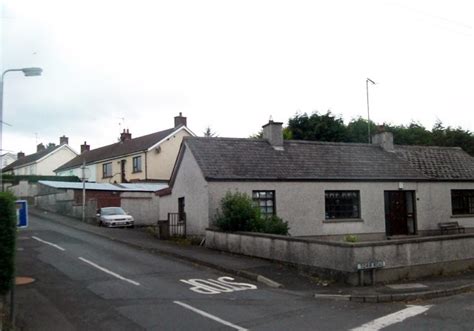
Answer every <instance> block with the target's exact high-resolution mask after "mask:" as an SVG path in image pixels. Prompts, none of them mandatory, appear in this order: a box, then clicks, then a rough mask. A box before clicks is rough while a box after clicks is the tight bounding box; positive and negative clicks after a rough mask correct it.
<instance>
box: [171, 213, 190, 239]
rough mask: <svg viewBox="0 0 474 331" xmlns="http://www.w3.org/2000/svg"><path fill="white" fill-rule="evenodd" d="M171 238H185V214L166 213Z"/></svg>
mask: <svg viewBox="0 0 474 331" xmlns="http://www.w3.org/2000/svg"><path fill="white" fill-rule="evenodd" d="M168 224H169V232H170V236H171V237H183V238H184V237H186V213H168Z"/></svg>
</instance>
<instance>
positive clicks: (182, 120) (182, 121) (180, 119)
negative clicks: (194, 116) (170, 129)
mask: <svg viewBox="0 0 474 331" xmlns="http://www.w3.org/2000/svg"><path fill="white" fill-rule="evenodd" d="M186 125H187V119H186V117H185V116H183V114H182V113H181V112H180V113H179V115H178V116H175V118H174V127H175V128H177V127H179V126H186Z"/></svg>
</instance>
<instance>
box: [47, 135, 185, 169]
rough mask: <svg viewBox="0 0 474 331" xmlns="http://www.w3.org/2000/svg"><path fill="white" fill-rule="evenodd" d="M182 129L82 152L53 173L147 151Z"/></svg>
mask: <svg viewBox="0 0 474 331" xmlns="http://www.w3.org/2000/svg"><path fill="white" fill-rule="evenodd" d="M182 128H185V129H186V127H185V126H180V127H177V128H171V129H167V130H163V131H158V132H155V133H151V134H147V135H145V136H141V137H137V138H133V139H130V140H125V141H123V142H117V143H115V144H111V145H107V146H103V147H99V148H96V149H93V150H90V151H87V152H84V153H82V154H80V155H78V156H77V157H75V158H74V159H72V160H71V161H69V162H67V163H65V164H63V165H61V166H60V167H59V168H57V169H55V170H54V171H55V172H57V171H62V170H67V169H71V168H76V167H79V166H81V165H82V163H83V162H84V160H85V161H86V164H91V163H95V162H97V161H102V160H107V159H112V158H115V157H118V156H122V155H129V154H133V153H136V152H141V151H145V150H148V149H149V148H150V147H152V146H154V145H156V144H157V143H158V142H160V141H161V140H163V139H165V138H166V137H168V136H169V135H171V134H173V133H174V132H176V131H179V130H181V129H182ZM189 132H190V131H189Z"/></svg>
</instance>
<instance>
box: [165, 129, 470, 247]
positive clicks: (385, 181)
mask: <svg viewBox="0 0 474 331" xmlns="http://www.w3.org/2000/svg"><path fill="white" fill-rule="evenodd" d="M263 129H264V139H237V138H198V137H186V138H185V139H184V140H183V143H182V145H181V148H180V152H179V155H178V159H177V162H176V164H175V167H174V170H173V173H172V176H171V180H170V184H169V185H170V187H169V188H168V189H165V190H162V191H159V192H158V194H159V195H160V196H161V197H160V218H161V219H165V218H166V215H167V213H168V212H177V211H178V209H180V212H185V213H186V220H187V231H188V233H189V234H194V235H203V234H204V231H205V229H206V228H207V227H209V226H212V222H213V220H214V219H215V215H216V211H217V210H218V209H219V203H220V200H221V199H222V197H223V196H224V195H225V194H226V192H228V191H240V192H245V193H248V194H249V195H250V196H251V197H252V198H253V199H254V200H255V202H256V203H257V204H258V205H259V206H260V208H261V211H262V213H263V214H269V215H271V214H276V215H278V216H280V217H281V218H283V219H284V220H285V221H288V223H289V226H290V234H291V235H293V236H325V237H327V236H338V235H344V234H357V235H358V236H360V237H366V238H385V237H387V236H398V235H405V236H406V235H416V234H429V233H433V232H434V231H438V223H439V222H447V221H450V220H455V221H457V222H459V224H460V225H462V226H464V227H466V231H474V158H473V157H471V156H469V155H468V154H467V153H465V152H464V151H463V150H462V149H460V148H450V147H428V146H397V145H394V144H393V136H392V134H391V133H388V132H384V133H381V134H378V135H375V136H374V139H373V141H374V143H373V144H354V143H328V142H315V141H291V140H290V141H283V137H282V123H275V122H272V121H271V122H270V123H268V124H266V125H265V126H264V127H263Z"/></svg>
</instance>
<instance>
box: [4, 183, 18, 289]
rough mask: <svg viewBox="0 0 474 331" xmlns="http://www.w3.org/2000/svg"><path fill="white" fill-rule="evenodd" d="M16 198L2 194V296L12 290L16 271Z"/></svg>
mask: <svg viewBox="0 0 474 331" xmlns="http://www.w3.org/2000/svg"><path fill="white" fill-rule="evenodd" d="M16 222H17V221H16V207H15V197H14V196H13V194H11V193H9V192H0V296H1V295H6V294H7V293H8V291H10V289H11V285H12V279H13V275H14V271H15V241H16Z"/></svg>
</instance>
